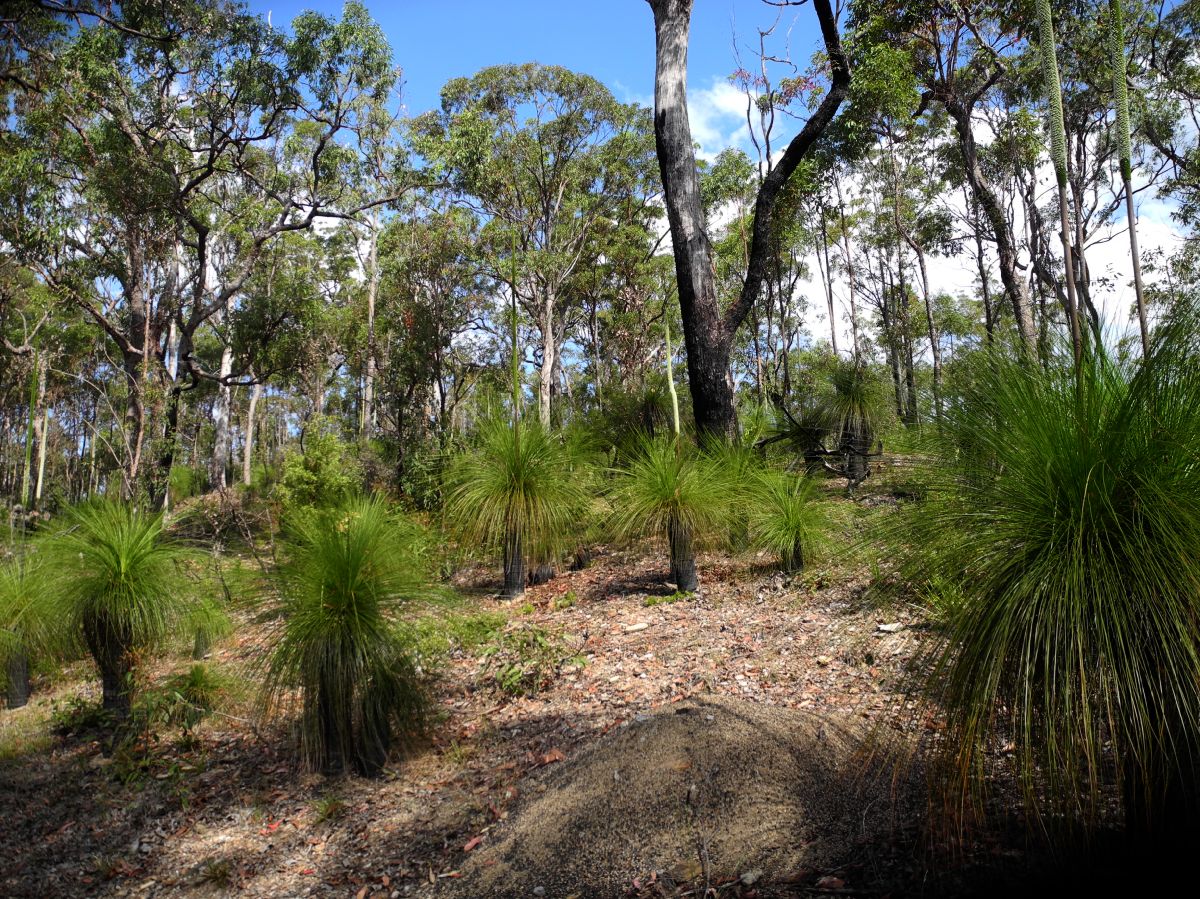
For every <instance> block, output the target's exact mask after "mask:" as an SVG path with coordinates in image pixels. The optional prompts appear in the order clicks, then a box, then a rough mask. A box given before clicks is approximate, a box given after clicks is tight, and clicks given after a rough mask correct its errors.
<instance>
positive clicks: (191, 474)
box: [167, 465, 208, 506]
mask: <svg viewBox="0 0 1200 899" xmlns="http://www.w3.org/2000/svg"><path fill="white" fill-rule="evenodd" d="M207 486H208V475H207V474H206V473H205V472H203V471H201V470H200V469H198V468H192V467H191V466H187V465H176V466H175V467H173V468H172V469H171V475H170V478H169V483H168V485H167V489H168V490H170V492H171V505H173V506H174V505H178V504H179V503H181V502H182V501H183V500H185V499H189V498H191V497H193V496H199V495H200V494H201V493H203V492H204V490H205V488H206V487H207Z"/></svg>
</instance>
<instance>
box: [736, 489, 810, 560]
mask: <svg viewBox="0 0 1200 899" xmlns="http://www.w3.org/2000/svg"><path fill="white" fill-rule="evenodd" d="M746 494H747V497H748V504H747V506H748V509H749V524H750V540H751V542H752V543H753V544H754V545H756V546H758V547H761V548H762V549H765V550H768V551H769V552H773V553H775V554H776V555H778V556H779V564H780V567H781V568H782V569H783V570H784V571H787V572H792V573H795V572H799V571H802V570H803V569H804V565H805V563H806V561H807V560H808V559H809V558H810V557H811V555H812V552H813V550H814V549H815V548H816V546H817V544H818V542H819V540H820V537H821V534H822V530H823V526H824V513H823V511H822V509H821V507H820V505H819V504H818V503H817V502H816V501H815V498H814V487H813V482H812V481H810V480H809V479H808V478H806V477H801V476H799V475H797V474H795V473H794V472H790V471H781V470H779V469H764V470H762V471H760V472H758V473H757V474H756V475H755V476H754V477H753V478H752V479H751V481H750V482H749V484H748V488H747V490H746Z"/></svg>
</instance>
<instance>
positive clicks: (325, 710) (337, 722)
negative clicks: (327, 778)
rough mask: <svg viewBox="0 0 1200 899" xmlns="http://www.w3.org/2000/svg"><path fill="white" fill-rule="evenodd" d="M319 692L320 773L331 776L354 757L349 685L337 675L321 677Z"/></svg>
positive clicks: (341, 769)
mask: <svg viewBox="0 0 1200 899" xmlns="http://www.w3.org/2000/svg"><path fill="white" fill-rule="evenodd" d="M320 681H321V682H320V684H319V686H318V689H317V721H316V725H317V728H318V731H319V739H320V750H319V762H320V770H321V771H322V772H323V773H325V774H328V775H337V774H341V773H343V772H344V771H345V770H346V763H347V761H348V760H349V759H350V758H351V756H352V750H353V737H352V730H351V709H350V697H349V696H348V695H347V694H348V692H349V690H348V684H346V683H345V682H344V679H343V678H342V677H340V676H338V674H336V673H334V672H325V673H323V674H322V675H321V678H320Z"/></svg>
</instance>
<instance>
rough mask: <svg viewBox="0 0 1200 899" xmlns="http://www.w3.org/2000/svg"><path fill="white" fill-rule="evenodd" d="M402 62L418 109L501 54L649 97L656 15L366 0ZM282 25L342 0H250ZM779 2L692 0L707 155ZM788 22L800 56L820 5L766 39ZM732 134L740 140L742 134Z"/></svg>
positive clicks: (530, 1) (561, 5) (543, 2)
mask: <svg viewBox="0 0 1200 899" xmlns="http://www.w3.org/2000/svg"><path fill="white" fill-rule="evenodd" d="M366 6H367V8H368V9H369V10H370V12H371V14H372V16H373V17H374V18H375V20H376V21H378V22H379V24H380V25H381V26H382V27H383V29H384V31H385V32H386V34H387V36H388V40H389V41H390V43H391V45H392V49H393V52H394V54H395V59H396V63H397V64H398V65H400V66H402V67H403V69H404V80H405V88H404V103H405V106H406V107H407V108H408V111H409V113H410V114H413V115H416V114H419V113H422V112H425V111H426V110H428V109H432V108H434V107H436V106H437V104H438V92H439V91H440V90H441V88H442V85H443V84H445V83H446V82H447V81H448V80H450V79H451V78H457V77H459V76H463V75H472V74H474V73H475V72H477V71H478V70H479V69H482V68H484V67H486V66H491V65H498V64H501V63H523V62H540V63H545V64H553V65H561V66H566V67H567V68H571V69H574V70H576V71H579V72H585V73H587V74H589V75H593V76H595V77H596V78H599V79H600V80H601V81H603V82H604V83H605V84H606V85H608V87H609V88H610V89H611V90H612V92H613V94H614V95H615V96H616V97H617V99H619V100H623V101H626V102H632V101H637V102H641V103H644V104H646V105H650V104H652V102H653V98H654V19H653V16H652V14H651V12H650V7H649V5H648V4H647V3H646V2H645V0H589V2H579V0H558V2H551V0H513V2H495V0H492V2H486V0H459V2H445V0H443V2H437V0H399V2H379V0H366ZM250 8H251V9H253V10H255V11H256V12H259V13H263V14H266V13H267V12H270V13H271V21H272V24H274V25H275V26H276V27H286V26H287V25H289V24H290V23H291V20H292V19H293V18H294V17H295V16H296V15H297V14H298V13H300V12H301V11H303V10H305V9H315V10H318V11H320V12H324V13H326V14H328V15H333V16H336V15H338V14H340V12H341V8H342V2H341V0H309V2H304V0H286V2H278V0H251V2H250ZM777 15H779V11H778V10H776V9H773V8H772V7H769V6H767V5H766V4H764V3H762V2H761V0H697V2H696V9H695V11H694V13H693V15H692V40H691V46H690V51H689V60H688V62H689V66H688V67H689V82H688V86H689V89H690V90H689V93H690V94H691V103H692V108H693V117H694V118H695V119H696V121H694V122H693V127H694V130H695V132H696V139H697V141H699V142H700V144H701V145H702V147H703V148H704V151H705V154H706V155H710V154H714V153H716V152H717V151H719V150H720V149H721V148H722V147H723V146H725V145H727V144H728V143H730V142H731V140H730V138H731V137H732V136H733V135H734V134H735V133H737V132H738V131H739V130H740V128H741V125H742V121H741V116H742V109H743V106H742V104H744V99H740V98H739V97H738V96H737V94H736V91H734V90H733V88H732V87H731V86H730V85H728V84H727V83H726V81H725V79H726V77H727V76H728V75H729V74H730V73H731V72H733V70H734V69H735V68H736V67H737V62H736V59H735V56H734V43H735V37H734V36H735V30H736V41H737V44H738V46H739V47H740V48H741V51H742V53H743V59H744V60H746V61H747V67H748V68H749V67H750V65H749V61H751V60H753V58H754V57H753V53H754V51H755V50H756V48H757V46H758V35H757V29H758V28H759V27H767V26H769V25H770V24H771V23H772V22H773V21H775V19H776V16H777ZM789 26H790V27H791V48H792V55H793V57H794V58H795V59H796V60H797V61H798V62H800V63H801V64H806V63H807V61H808V59H809V57H810V56H811V54H812V52H813V51H814V50H816V49H817V44H818V39H819V31H818V30H817V26H816V14H815V13H814V12H813V11H812V9H811V7H809V6H807V5H806V6H801V7H796V8H792V9H786V10H784V11H783V12H782V16H781V19H780V24H779V27H778V29H777V31H776V35H778V36H779V39H777V40H775V42H774V44H773V45H772V46H773V47H774V49H775V51H776V52H778V53H782V52H784V49H785V46H786V35H785V32H786V31H787V30H788V28H789ZM737 142H740V140H738V141H737Z"/></svg>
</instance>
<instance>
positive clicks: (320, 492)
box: [275, 420, 362, 513]
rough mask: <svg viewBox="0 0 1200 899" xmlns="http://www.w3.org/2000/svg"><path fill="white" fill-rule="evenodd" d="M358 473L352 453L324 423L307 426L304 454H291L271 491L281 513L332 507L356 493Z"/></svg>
mask: <svg viewBox="0 0 1200 899" xmlns="http://www.w3.org/2000/svg"><path fill="white" fill-rule="evenodd" d="M361 484H362V470H361V467H360V465H359V463H358V460H357V458H356V457H355V455H354V451H353V449H352V448H351V447H350V445H349V444H348V443H346V441H344V440H342V438H341V437H339V436H338V435H337V434H336V433H335V432H334V431H333V430H332V429H330V428H329V427H326V426H325V424H324V422H322V421H320V420H317V421H314V422H310V423H309V431H308V433H307V434H306V436H305V438H304V452H303V453H297V452H291V453H289V454H288V455H287V457H286V458H285V459H284V461H283V474H282V475H281V476H280V479H279V483H278V484H277V485H276V487H275V491H276V494H277V495H278V497H279V501H280V503H281V504H282V506H283V508H284V511H285V512H289V511H290V512H293V513H295V511H296V510H300V509H311V508H327V507H331V506H336V505H338V504H339V503H341V502H343V501H345V499H346V498H347V497H348V496H350V495H351V494H353V493H354V492H355V491H356V490H358V489H359V487H360V485H361Z"/></svg>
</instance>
